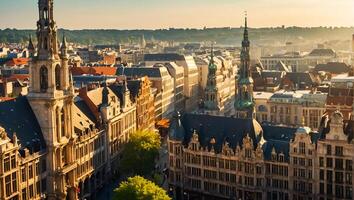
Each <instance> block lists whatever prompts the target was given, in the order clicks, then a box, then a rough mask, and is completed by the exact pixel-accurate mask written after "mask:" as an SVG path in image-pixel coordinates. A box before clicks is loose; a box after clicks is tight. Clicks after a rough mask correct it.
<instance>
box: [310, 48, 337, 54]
mask: <svg viewBox="0 0 354 200" xmlns="http://www.w3.org/2000/svg"><path fill="white" fill-rule="evenodd" d="M309 56H336V52H335V51H334V50H333V49H314V50H312V51H311V53H310V54H309Z"/></svg>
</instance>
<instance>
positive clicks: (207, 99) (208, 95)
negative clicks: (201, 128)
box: [204, 47, 220, 111]
mask: <svg viewBox="0 0 354 200" xmlns="http://www.w3.org/2000/svg"><path fill="white" fill-rule="evenodd" d="M216 70H217V66H216V64H215V62H214V48H213V47H212V48H211V56H210V62H209V66H208V80H207V85H206V88H205V91H204V109H205V110H206V111H220V106H219V101H218V98H219V95H218V88H217V86H216Z"/></svg>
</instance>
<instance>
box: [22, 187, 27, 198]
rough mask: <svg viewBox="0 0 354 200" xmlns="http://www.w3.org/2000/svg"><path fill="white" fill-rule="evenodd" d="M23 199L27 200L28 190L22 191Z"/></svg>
mask: <svg viewBox="0 0 354 200" xmlns="http://www.w3.org/2000/svg"><path fill="white" fill-rule="evenodd" d="M22 199H27V191H26V188H24V189H22Z"/></svg>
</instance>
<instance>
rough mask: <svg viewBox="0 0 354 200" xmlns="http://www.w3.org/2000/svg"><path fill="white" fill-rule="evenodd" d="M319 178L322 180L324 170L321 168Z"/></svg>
mask: <svg viewBox="0 0 354 200" xmlns="http://www.w3.org/2000/svg"><path fill="white" fill-rule="evenodd" d="M320 180H321V181H323V180H324V171H323V169H321V170H320Z"/></svg>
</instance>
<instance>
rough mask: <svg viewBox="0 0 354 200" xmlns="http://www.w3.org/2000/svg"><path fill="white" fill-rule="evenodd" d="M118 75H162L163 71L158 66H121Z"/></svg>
mask: <svg viewBox="0 0 354 200" xmlns="http://www.w3.org/2000/svg"><path fill="white" fill-rule="evenodd" d="M117 75H118V76H122V75H125V76H128V77H139V78H140V77H143V76H148V77H156V78H158V77H161V72H160V69H159V68H158V67H126V68H123V67H120V68H118V70H117Z"/></svg>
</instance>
